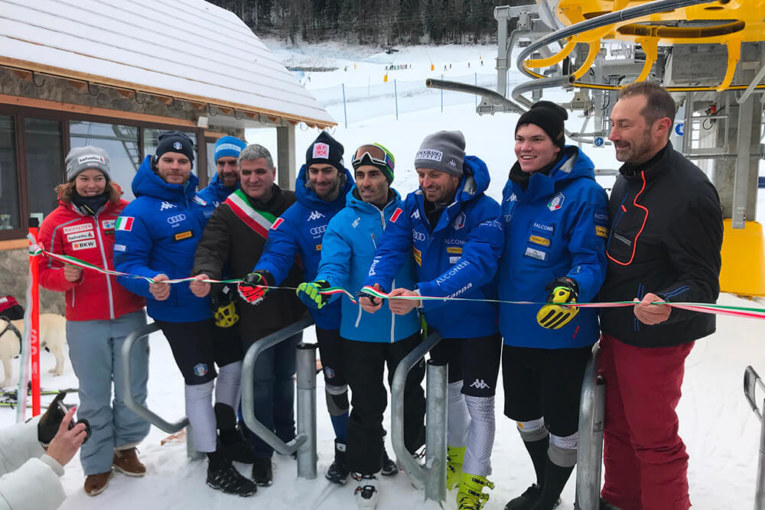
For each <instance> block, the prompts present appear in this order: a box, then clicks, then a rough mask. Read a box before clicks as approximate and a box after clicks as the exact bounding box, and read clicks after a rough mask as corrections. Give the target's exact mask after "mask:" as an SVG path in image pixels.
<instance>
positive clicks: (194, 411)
mask: <svg viewBox="0 0 765 510" xmlns="http://www.w3.org/2000/svg"><path fill="white" fill-rule="evenodd" d="M212 392H213V381H209V382H206V383H204V384H194V385H193V386H190V385H188V384H187V385H186V387H185V392H184V393H185V397H186V416H188V417H189V425H190V426H191V439H192V440H193V441H194V448H195V449H196V450H197V451H199V452H204V453H210V452H214V451H215V449H216V444H215V443H216V440H217V437H218V434H217V431H216V429H215V412H214V411H213V406H212Z"/></svg>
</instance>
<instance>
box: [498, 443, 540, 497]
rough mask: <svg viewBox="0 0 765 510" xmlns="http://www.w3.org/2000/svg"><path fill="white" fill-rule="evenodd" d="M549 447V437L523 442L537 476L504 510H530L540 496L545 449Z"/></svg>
mask: <svg viewBox="0 0 765 510" xmlns="http://www.w3.org/2000/svg"><path fill="white" fill-rule="evenodd" d="M549 445H550V436H545V438H544V439H539V440H537V441H524V442H523V446H525V447H526V451H528V452H529V457H531V463H532V464H533V465H534V472H535V473H536V475H537V483H535V484H533V485H532V486H531V487H529V488H528V489H526V490H525V491H524V493H523V494H521V495H520V496H518V497H517V498H513V499H511V500H510V501H509V502H508V503H507V505H505V510H531V508H532V507H533V506H534V505H535V504H536V502H537V500H538V499H539V498H540V496H541V495H542V486H543V485H544V483H545V465H546V464H547V448H548V446H549Z"/></svg>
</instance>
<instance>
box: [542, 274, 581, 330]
mask: <svg viewBox="0 0 765 510" xmlns="http://www.w3.org/2000/svg"><path fill="white" fill-rule="evenodd" d="M546 289H547V290H549V291H550V293H549V294H548V295H547V299H546V301H547V302H548V303H550V304H547V305H544V306H543V307H542V308H540V309H539V312H538V313H537V322H538V323H539V325H540V326H542V327H543V328H545V329H560V328H562V327H563V326H565V325H566V324H568V323H569V322H571V319H573V318H574V317H576V314H578V313H579V308H578V307H573V306H572V307H570V306H565V305H564V303H576V300H577V298H578V297H579V285H578V284H577V283H576V280H573V279H571V278H569V277H567V276H563V277H561V278H556V279H555V280H553V281H551V282H550V283H548V284H547V287H546Z"/></svg>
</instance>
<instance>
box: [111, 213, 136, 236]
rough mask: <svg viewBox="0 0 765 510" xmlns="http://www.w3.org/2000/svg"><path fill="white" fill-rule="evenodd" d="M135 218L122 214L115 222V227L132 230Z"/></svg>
mask: <svg viewBox="0 0 765 510" xmlns="http://www.w3.org/2000/svg"><path fill="white" fill-rule="evenodd" d="M134 219H135V218H133V217H132V216H120V217H119V218H117V221H116V222H115V223H114V228H115V229H117V230H125V231H127V232H130V231H131V230H133V220H134Z"/></svg>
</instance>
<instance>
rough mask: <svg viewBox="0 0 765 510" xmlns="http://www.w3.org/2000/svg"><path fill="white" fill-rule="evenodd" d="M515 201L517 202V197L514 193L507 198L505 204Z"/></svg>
mask: <svg viewBox="0 0 765 510" xmlns="http://www.w3.org/2000/svg"><path fill="white" fill-rule="evenodd" d="M517 201H518V196H517V195H516V194H515V193H513V194H512V195H510V196H509V197H507V199H506V200H505V202H517Z"/></svg>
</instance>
